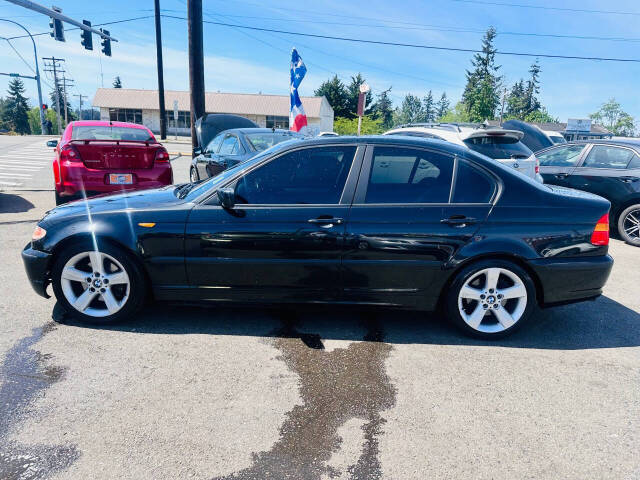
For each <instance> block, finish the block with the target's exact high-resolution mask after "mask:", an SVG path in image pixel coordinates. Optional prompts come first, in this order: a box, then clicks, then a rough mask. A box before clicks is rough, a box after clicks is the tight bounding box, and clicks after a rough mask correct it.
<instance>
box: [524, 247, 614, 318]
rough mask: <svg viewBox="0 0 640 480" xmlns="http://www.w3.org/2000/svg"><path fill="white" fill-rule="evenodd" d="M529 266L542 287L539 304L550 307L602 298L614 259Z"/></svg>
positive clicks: (546, 261) (581, 259)
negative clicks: (600, 296) (540, 302)
mask: <svg viewBox="0 0 640 480" xmlns="http://www.w3.org/2000/svg"><path fill="white" fill-rule="evenodd" d="M530 265H531V266H532V268H533V269H534V271H535V273H536V275H537V276H538V278H539V279H540V283H541V285H542V289H543V298H542V304H543V306H550V305H558V304H563V303H573V302H579V301H582V300H589V299H593V298H595V297H597V296H599V295H601V294H602V288H603V287H604V284H605V283H606V282H607V279H608V278H609V274H610V273H611V269H612V268H613V258H611V256H610V255H602V256H597V257H575V258H569V257H566V258H541V259H536V260H531V261H530Z"/></svg>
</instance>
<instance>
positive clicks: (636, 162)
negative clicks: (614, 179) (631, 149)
mask: <svg viewBox="0 0 640 480" xmlns="http://www.w3.org/2000/svg"><path fill="white" fill-rule="evenodd" d="M627 168H629V169H636V168H640V157H638V155H634V156H633V158H632V159H631V161H630V162H629V165H627Z"/></svg>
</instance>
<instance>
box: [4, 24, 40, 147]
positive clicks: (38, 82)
mask: <svg viewBox="0 0 640 480" xmlns="http://www.w3.org/2000/svg"><path fill="white" fill-rule="evenodd" d="M0 20H1V21H3V22H9V23H13V24H14V25H17V26H19V27H20V28H21V29H23V30H24V31H25V32H27V35H29V38H30V39H31V43H33V58H34V60H35V62H36V83H37V84H38V104H39V106H40V107H39V108H38V110H39V111H40V131H41V132H42V133H43V134H44V135H46V134H48V133H50V132H48V131H46V126H45V124H44V112H43V111H42V87H41V86H40V69H39V68H38V49H37V48H36V42H35V41H34V40H33V37H32V36H31V32H29V30H27V29H26V28H25V27H24V26H23V25H20V24H19V23H18V22H14V21H13V20H9V19H7V18H0Z"/></svg>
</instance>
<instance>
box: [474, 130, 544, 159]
mask: <svg viewBox="0 0 640 480" xmlns="http://www.w3.org/2000/svg"><path fill="white" fill-rule="evenodd" d="M464 144H465V145H466V146H467V147H469V148H470V149H471V150H473V151H475V152H478V153H481V154H483V155H486V156H487V157H489V158H493V159H494V160H506V159H510V158H529V157H530V156H531V155H533V152H532V151H531V150H529V148H528V147H527V146H526V145H525V144H524V143H522V142H521V141H520V140H518V139H517V138H514V137H507V136H501V135H486V136H483V137H473V138H468V139H466V140H465V141H464Z"/></svg>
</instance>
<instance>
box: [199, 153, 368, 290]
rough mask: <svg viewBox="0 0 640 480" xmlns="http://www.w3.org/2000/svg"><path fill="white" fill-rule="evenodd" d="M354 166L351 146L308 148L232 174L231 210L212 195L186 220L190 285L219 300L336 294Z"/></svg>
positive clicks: (356, 160) (356, 163)
mask: <svg viewBox="0 0 640 480" xmlns="http://www.w3.org/2000/svg"><path fill="white" fill-rule="evenodd" d="M359 168H360V161H359V156H358V155H356V146H353V145H339V146H322V147H311V148H309V147H307V148H301V149H298V150H295V151H289V152H286V153H284V154H282V155H280V156H278V157H276V158H274V159H271V160H269V161H268V162H267V163H262V164H260V165H258V166H257V167H256V168H254V169H252V170H251V171H249V172H248V173H246V174H244V175H242V176H241V177H240V178H237V179H235V180H233V181H232V182H231V184H230V185H227V187H232V188H234V190H235V195H236V202H237V203H236V205H235V207H234V208H233V209H225V208H223V207H222V206H220V204H219V201H218V200H217V197H212V199H211V201H209V202H205V203H204V204H202V205H199V206H197V207H196V208H194V209H193V211H192V213H191V215H190V217H189V220H188V222H187V227H186V267H187V275H188V278H189V284H190V285H191V287H192V288H194V289H196V290H197V294H198V296H199V297H200V298H207V299H218V300H220V299H233V300H240V301H252V300H256V301H269V300H275V301H315V300H319V301H331V300H335V299H337V298H338V297H339V294H340V291H341V286H342V284H341V282H342V279H341V268H340V265H341V256H342V253H343V248H344V234H345V226H346V220H347V216H348V213H349V204H350V202H351V199H352V197H353V191H354V188H355V180H353V179H352V180H350V181H348V179H349V178H350V177H353V176H355V177H357V173H358V171H359ZM352 172H353V173H352Z"/></svg>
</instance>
